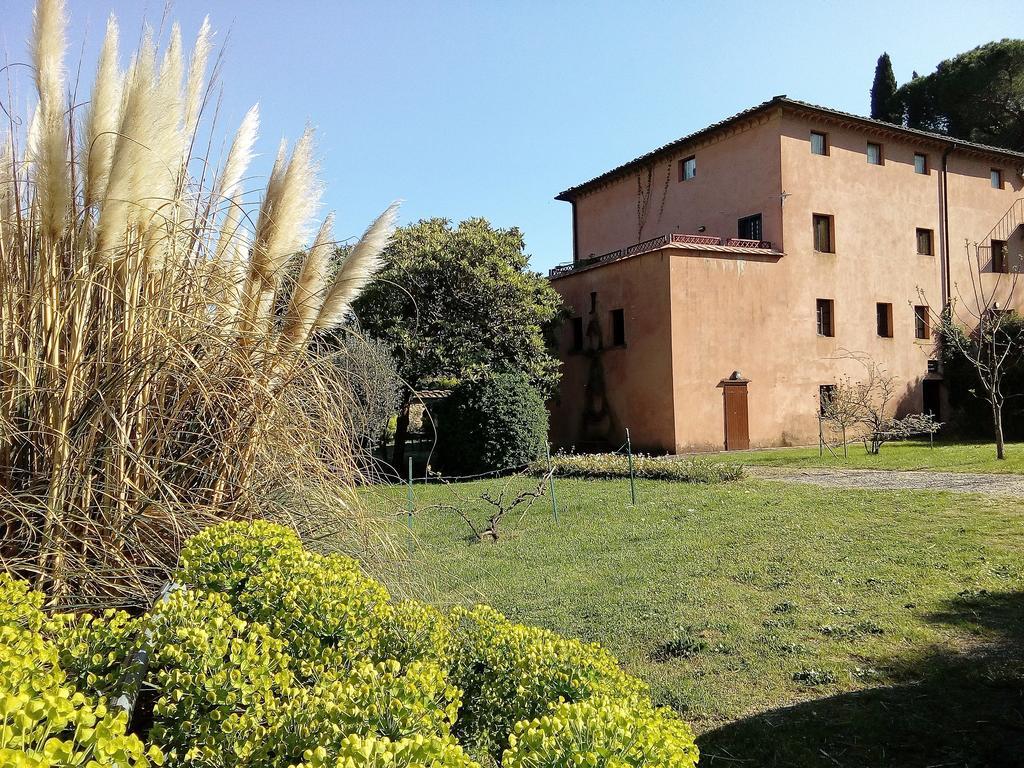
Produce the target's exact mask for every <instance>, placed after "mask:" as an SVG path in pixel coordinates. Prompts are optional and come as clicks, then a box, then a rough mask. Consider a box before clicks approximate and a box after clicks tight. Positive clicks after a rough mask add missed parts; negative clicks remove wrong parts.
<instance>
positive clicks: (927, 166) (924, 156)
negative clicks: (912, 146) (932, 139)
mask: <svg viewBox="0 0 1024 768" xmlns="http://www.w3.org/2000/svg"><path fill="white" fill-rule="evenodd" d="M918 158H921V168H922V169H923V170H920V171H919V170H918V169H917V159H918ZM931 172H932V169H931V165H930V164H929V163H928V155H927V153H925V152H915V153H914V173H916V174H919V175H921V176H928V175H929V174H930V173H931Z"/></svg>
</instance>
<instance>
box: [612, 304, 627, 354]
mask: <svg viewBox="0 0 1024 768" xmlns="http://www.w3.org/2000/svg"><path fill="white" fill-rule="evenodd" d="M611 325H612V343H611V346H613V347H624V346H626V310H624V309H621V308H619V309H613V310H611Z"/></svg>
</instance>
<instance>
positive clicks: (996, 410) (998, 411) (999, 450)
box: [992, 403, 1006, 459]
mask: <svg viewBox="0 0 1024 768" xmlns="http://www.w3.org/2000/svg"><path fill="white" fill-rule="evenodd" d="M992 427H993V428H994V429H995V433H996V458H997V459H1005V458H1006V445H1005V443H1004V442H1003V406H1002V405H997V404H996V403H992Z"/></svg>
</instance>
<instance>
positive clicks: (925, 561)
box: [369, 446, 1024, 766]
mask: <svg viewBox="0 0 1024 768" xmlns="http://www.w3.org/2000/svg"><path fill="white" fill-rule="evenodd" d="M888 448H891V446H890V447H888ZM893 453H895V451H893ZM515 482H518V483H520V484H521V485H523V486H525V485H526V484H528V483H529V482H530V481H527V480H517V481H515ZM499 485H500V483H499V482H498V481H489V482H480V483H469V484H464V485H459V486H456V487H455V488H446V487H438V486H432V487H423V486H418V487H416V503H417V505H418V507H420V508H421V509H423V508H424V507H429V505H431V504H436V503H440V502H451V501H456V500H457V497H458V498H461V499H463V500H467V499H473V498H475V497H476V496H477V495H478V494H479V493H480V492H482V491H484V490H488V489H490V490H492V491H493V490H494V489H495V488H496V487H498V486H499ZM638 489H639V498H640V503H639V505H638V506H637V507H635V508H634V507H631V506H630V505H629V504H628V500H629V488H628V483H627V482H623V481H594V480H560V481H558V485H557V493H558V497H559V500H560V504H561V507H560V519H559V522H558V524H557V525H556V524H554V522H553V520H552V513H551V509H550V506H549V504H548V500H547V499H543V500H541V501H539V502H538V503H537V504H536V505H535V506H534V507H533V509H532V510H531V511H530V512H529V513H528V514H527V515H526V516H525V517H524V518H523V519H521V520H519V521H508V522H507V523H506V526H505V529H504V536H503V538H502V539H501V540H499V541H498V542H496V543H483V544H479V543H470V542H469V541H468V540H467V533H468V529H467V528H466V527H465V524H464V523H462V522H461V521H459V520H458V519H457V518H456V517H454V516H453V514H452V513H450V512H446V511H442V510H439V509H434V510H431V509H429V508H427V509H423V511H421V512H418V513H417V514H416V516H415V518H414V521H413V533H414V537H413V539H412V540H410V542H409V545H408V546H409V549H408V551H409V558H408V560H403V561H402V562H399V563H398V564H396V565H394V566H391V567H390V569H389V572H388V573H386V574H384V576H385V578H386V579H387V580H388V581H389V582H390V583H391V584H392V585H394V587H395V589H396V591H401V592H405V593H407V594H409V593H411V594H413V595H415V596H417V597H421V598H423V599H427V600H431V601H434V602H436V603H437V604H439V605H442V606H450V605H452V604H456V603H464V604H468V603H472V602H488V603H490V604H492V605H494V606H496V607H497V608H499V609H500V610H502V611H504V612H505V613H506V614H508V615H509V616H511V617H514V618H515V619H517V620H521V621H524V622H530V623H535V624H540V625H543V626H546V627H550V628H552V629H555V630H558V631H560V632H563V633H565V634H567V635H571V636H574V637H578V638H581V639H584V640H598V641H600V642H602V643H604V644H606V645H607V646H608V647H609V648H611V649H612V650H613V651H614V652H615V653H616V654H617V655H618V656H619V658H620V660H621V661H622V663H623V664H624V666H625V667H626V668H627V669H628V670H630V671H632V672H633V673H635V674H637V675H639V676H641V677H643V678H645V679H646V680H648V681H649V682H650V684H651V687H652V690H653V695H654V698H655V699H656V701H657V702H659V703H662V704H668V705H671V706H673V707H675V708H676V709H678V710H679V711H680V712H682V713H683V714H684V716H685V717H686V718H687V719H688V720H689V721H690V722H691V723H692V724H693V726H694V728H695V729H696V730H697V731H698V732H699V733H700V734H701V737H700V741H699V744H700V746H701V749H702V752H703V755H704V757H703V758H702V761H701V764H702V765H705V766H706V765H751V766H763V765H780V766H782V765H795V766H811V765H844V766H846V765H851V766H852V765H872V766H881V765H893V766H895V765H901V766H902V765H922V766H923V765H932V764H936V765H937V764H942V765H946V764H949V765H958V766H959V765H991V764H1003V763H1001V762H1000V761H1008V760H1009V756H1011V755H1016V756H1017V757H1019V755H1021V754H1024V751H1021V750H1024V727H1022V726H1024V719H1022V715H1021V702H1022V693H1024V692H1022V688H1024V684H1022V680H1024V672H1022V669H1024V662H1022V654H1024V651H1022V647H1024V616H1022V614H1024V559H1022V556H1021V553H1022V552H1024V504H1022V503H1016V502H1011V501H1007V500H1000V501H996V500H992V499H986V498H978V497H972V496H963V495H953V494H940V493H930V492H929V493H925V492H910V491H908V492H868V491H836V490H834V489H822V488H816V487H810V486H797V485H779V484H775V483H764V482H758V481H753V480H747V481H742V482H738V483H732V484H728V485H719V486H693V485H682V484H670V483H663V482H656V481H644V482H641V483H639V484H638ZM404 493H405V491H404V490H403V489H402V488H400V487H399V488H391V489H385V490H379V489H378V490H375V491H373V492H372V493H371V494H370V495H369V498H370V499H371V504H373V505H377V506H379V507H380V509H382V510H389V511H392V512H393V511H394V510H395V509H396V508H399V507H401V506H402V505H403V504H404ZM480 509H481V510H482V509H483V505H481V506H480ZM401 519H402V521H403V525H404V516H403V517H402V518H401ZM399 530H400V534H399V535H400V536H401V537H402V550H403V552H404V551H405V546H406V545H405V539H406V536H405V534H404V529H399ZM1013 750H1016V751H1013ZM1014 759H1015V758H1014ZM737 760H740V761H744V762H736V761H737Z"/></svg>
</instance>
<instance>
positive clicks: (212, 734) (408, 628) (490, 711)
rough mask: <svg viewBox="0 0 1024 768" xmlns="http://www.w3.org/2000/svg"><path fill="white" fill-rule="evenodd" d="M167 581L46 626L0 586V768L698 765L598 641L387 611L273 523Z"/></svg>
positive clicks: (199, 546) (26, 595)
mask: <svg viewBox="0 0 1024 768" xmlns="http://www.w3.org/2000/svg"><path fill="white" fill-rule="evenodd" d="M179 581H180V583H181V584H182V585H183V588H181V589H178V590H176V591H174V592H172V593H171V594H170V595H169V596H168V597H167V598H166V599H164V600H163V601H161V602H160V603H158V605H157V606H156V607H155V608H154V609H153V610H152V611H151V612H150V613H148V614H146V615H144V616H141V617H137V618H133V617H129V616H128V615H127V614H124V613H121V612H117V611H108V612H107V613H105V614H103V615H101V616H95V617H92V616H83V617H71V616H57V617H53V618H51V619H46V618H45V617H44V616H43V614H42V611H41V610H40V606H41V600H42V598H41V596H40V595H38V594H36V593H31V592H29V591H28V589H27V587H26V586H25V585H23V584H21V583H19V582H16V581H14V580H12V579H10V578H9V577H6V576H0V606H7V607H0V639H2V640H3V642H2V643H0V707H2V711H0V764H3V765H18V766H21V765H25V766H36V765H39V766H42V765H52V764H56V765H71V764H76V765H77V764H82V765H87V764H89V763H88V761H89V760H95V761H96V763H97V764H99V765H104V766H107V765H110V766H126V767H127V766H131V767H132V768H135V767H136V766H141V767H145V766H147V765H149V764H150V763H157V764H159V763H160V762H161V761H166V764H168V765H172V766H224V767H225V768H226V767H228V766H252V767H254V768H255V767H261V766H267V767H268V768H269V767H270V766H275V767H276V766H301V768H328V767H330V768H335V767H337V768H342V766H343V767H344V768H392V767H394V768H407V767H408V768H412V766H416V767H417V768H419V766H424V767H426V768H479V763H478V762H477V760H478V759H479V760H484V761H485V762H486V763H488V764H490V763H492V762H495V763H496V762H500V764H501V765H507V766H511V767H514V768H527V766H529V767H530V768H534V767H542V766H552V768H554V766H569V765H580V766H595V767H600V766H638V767H639V766H665V767H666V768H667V767H668V766H672V768H686V767H687V766H693V765H695V764H696V761H697V748H696V746H695V745H694V742H693V735H692V733H691V732H690V730H689V728H688V727H687V726H686V724H685V723H683V722H682V721H681V720H679V719H678V717H677V716H676V715H675V714H674V713H673V712H671V711H670V710H666V709H657V708H655V707H653V706H652V705H651V703H650V701H649V698H648V691H647V688H646V686H645V685H644V684H643V683H642V682H640V681H639V680H637V679H635V678H632V677H630V676H628V675H626V674H625V673H623V672H622V670H621V669H620V668H619V667H618V664H617V663H616V660H615V658H614V657H613V656H611V654H609V653H608V652H607V651H606V650H604V649H603V648H601V647H600V646H597V645H594V644H589V645H588V644H584V643H581V642H579V641H576V640H570V639H567V638H563V637H560V636H559V635H556V634H555V633H553V632H549V631H547V630H543V629H539V628H535V627H526V626H522V625H518V624H514V623H512V622H510V621H509V620H508V619H506V618H505V617H504V616H502V615H501V614H500V613H498V612H497V611H494V610H493V609H491V608H487V607H483V606H477V607H475V608H472V609H468V610H467V609H456V610H454V611H453V612H452V613H451V614H448V615H446V614H442V613H441V612H439V611H437V610H436V609H434V608H432V607H430V606H428V605H425V604H422V603H419V602H416V601H400V602H395V601H392V600H391V599H390V596H389V595H388V593H387V590H386V589H385V588H384V587H383V586H382V585H381V584H379V583H378V582H376V581H374V580H373V579H371V578H369V577H367V576H366V575H365V574H364V573H363V572H362V571H361V570H360V569H359V567H358V565H357V564H356V563H355V561H353V560H351V559H349V558H346V557H342V556H339V555H318V554H314V553H311V552H308V551H306V550H304V549H303V548H302V546H301V544H300V543H299V540H298V539H297V538H296V537H295V536H294V534H292V533H291V532H290V531H288V530H286V529H284V528H281V527H279V526H275V525H272V524H269V523H251V524H239V523H227V524H223V525H219V526H216V527H213V528H210V529H207V530H206V531H204V532H203V533H201V534H199V535H198V536H196V537H195V538H193V539H192V540H191V541H190V542H189V543H188V544H187V545H186V547H185V550H184V551H183V553H182V558H181V572H180V575H179ZM10 606H15V607H14V608H13V609H12V608H11V607H10ZM138 647H144V648H146V649H147V650H148V651H149V654H150V664H149V669H148V673H147V675H146V679H145V681H144V689H145V690H144V693H146V694H149V692H151V695H143V696H142V697H141V698H140V708H141V709H142V711H140V712H138V713H137V715H136V717H135V718H134V722H135V723H140V724H143V725H141V726H140V733H139V734H129V733H127V732H126V718H125V717H124V715H116V716H115V715H112V714H110V712H109V710H108V708H107V704H106V702H107V700H108V699H110V698H112V697H113V696H115V695H116V694H117V693H118V692H119V691H118V690H117V686H118V684H119V683H118V681H119V679H120V676H121V671H122V670H123V668H124V667H125V665H126V663H127V661H128V660H129V658H130V656H131V655H132V653H133V652H134V650H135V649H136V648H138ZM15 732H17V736H16V737H15V738H12V734H14V733H15ZM144 741H145V742H148V743H149V744H150V745H151V746H148V747H147V746H146V744H145V743H144ZM65 758H66V759H65Z"/></svg>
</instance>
